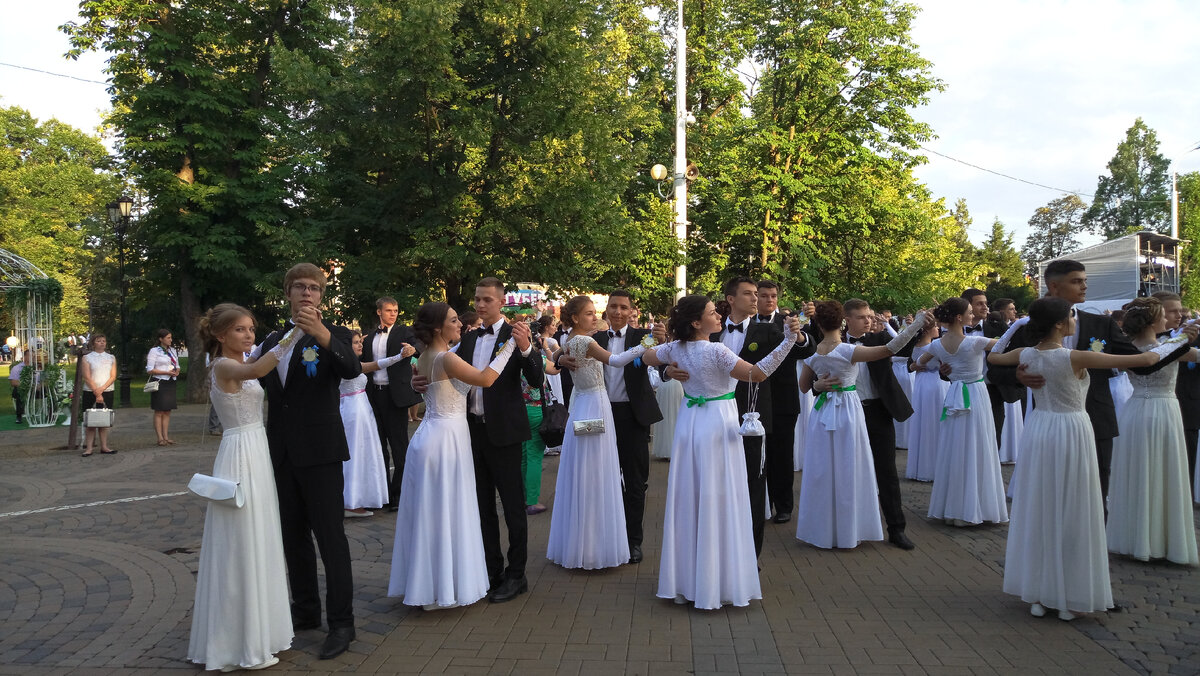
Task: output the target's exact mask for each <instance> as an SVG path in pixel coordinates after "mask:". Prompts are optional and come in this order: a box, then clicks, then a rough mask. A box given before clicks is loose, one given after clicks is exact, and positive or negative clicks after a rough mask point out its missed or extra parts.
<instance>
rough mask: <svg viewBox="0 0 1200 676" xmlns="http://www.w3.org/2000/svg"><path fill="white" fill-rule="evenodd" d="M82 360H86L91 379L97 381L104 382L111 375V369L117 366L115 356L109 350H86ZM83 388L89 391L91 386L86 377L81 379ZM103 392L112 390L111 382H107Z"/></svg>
mask: <svg viewBox="0 0 1200 676" xmlns="http://www.w3.org/2000/svg"><path fill="white" fill-rule="evenodd" d="M83 360H84V361H86V362H87V365H88V368H89V369H90V370H91V372H92V373H91V375H92V380H95V381H97V382H101V383H103V382H105V381H107V380H108V379H109V378H111V377H112V375H113V369H115V368H116V367H117V358H116V357H114V356H113V355H112V353H111V352H88V353H87V354H85V355H83ZM83 390H84V391H85V392H91V391H92V386H91V385H89V384H88V381H87V379H86V378H85V379H84V381H83ZM104 391H105V392H112V391H113V384H112V383H109V385H108V387H107V388H106V389H105V390H104Z"/></svg>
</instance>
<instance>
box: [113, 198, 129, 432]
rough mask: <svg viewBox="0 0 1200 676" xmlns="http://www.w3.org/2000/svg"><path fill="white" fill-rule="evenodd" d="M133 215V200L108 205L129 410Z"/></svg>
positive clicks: (124, 400) (120, 374)
mask: <svg viewBox="0 0 1200 676" xmlns="http://www.w3.org/2000/svg"><path fill="white" fill-rule="evenodd" d="M131 213H133V199H131V198H130V197H129V196H128V195H122V196H121V199H119V200H117V201H116V202H109V203H108V220H110V221H112V224H113V233H114V234H116V236H117V270H118V274H119V275H120V281H119V282H118V283H119V292H120V294H121V325H120V327H119V328H118V333H117V335H118V337H119V340H120V348H119V349H120V351H121V358H120V359H118V360H117V382H119V383H120V384H121V386H120V391H121V408H129V406H130V399H129V381H130V380H131V378H132V377H131V376H130V374H129V330H128V327H127V326H126V321H125V298H126V296H127V295H128V294H129V282H128V281H127V280H126V277H125V235H126V233H127V232H128V229H129V219H130V214H131Z"/></svg>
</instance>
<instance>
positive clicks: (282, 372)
mask: <svg viewBox="0 0 1200 676" xmlns="http://www.w3.org/2000/svg"><path fill="white" fill-rule="evenodd" d="M284 335H287V331H284ZM295 350H296V341H294V340H293V341H292V342H291V344H290V345H288V346H287V349H286V350H284V351H283V354H281V355H279V363H278V364H276V365H275V372H276V373H278V374H279V383H280V384H281V385H287V375H288V363H289V362H291V361H292V352H295Z"/></svg>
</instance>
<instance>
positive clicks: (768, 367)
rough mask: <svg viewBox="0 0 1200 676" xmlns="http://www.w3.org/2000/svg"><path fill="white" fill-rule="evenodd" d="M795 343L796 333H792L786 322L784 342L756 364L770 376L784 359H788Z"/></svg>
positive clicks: (765, 374)
mask: <svg viewBox="0 0 1200 676" xmlns="http://www.w3.org/2000/svg"><path fill="white" fill-rule="evenodd" d="M795 345H796V334H795V333H792V332H791V331H790V330H789V327H788V326H787V325H786V324H785V325H784V327H783V342H782V343H780V344H779V345H778V346H777V347H776V348H775V349H774V350H771V354H768V355H767V356H765V357H763V358H762V359H760V360H759V361H758V362H757V363H755V364H754V365H755V366H757V367H758V370H759V371H762V373H763V375H764V376H768V377H770V375H771V374H772V373H774V372H775V369H777V368H779V365H780V364H782V363H783V360H784V359H787V356H788V353H789V352H791V351H792V347H794V346H795Z"/></svg>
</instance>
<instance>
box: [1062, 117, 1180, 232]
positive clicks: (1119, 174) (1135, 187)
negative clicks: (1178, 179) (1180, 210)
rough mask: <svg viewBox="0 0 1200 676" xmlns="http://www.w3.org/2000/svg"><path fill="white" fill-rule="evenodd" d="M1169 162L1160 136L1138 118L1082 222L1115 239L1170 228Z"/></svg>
mask: <svg viewBox="0 0 1200 676" xmlns="http://www.w3.org/2000/svg"><path fill="white" fill-rule="evenodd" d="M1170 164H1171V163H1170V162H1169V161H1168V160H1167V158H1165V157H1163V156H1162V155H1161V154H1159V152H1158V135H1157V134H1156V133H1155V132H1154V130H1153V129H1151V128H1150V127H1147V126H1146V123H1145V122H1143V121H1142V118H1140V117H1139V118H1138V119H1137V120H1136V121H1135V122H1134V123H1133V126H1132V127H1130V128H1129V129H1128V130H1127V131H1126V132H1125V138H1124V140H1122V141H1121V142H1120V143H1118V144H1117V152H1116V154H1115V155H1113V158H1112V159H1111V160H1109V161H1108V175H1106V176H1100V177H1099V179H1098V182H1097V183H1096V197H1095V199H1094V200H1093V201H1092V205H1091V207H1090V208H1089V209H1088V210H1087V213H1086V214H1084V218H1083V223H1084V225H1085V226H1087V227H1088V228H1089V229H1091V230H1092V231H1093V232H1097V233H1100V234H1103V235H1104V236H1105V237H1107V238H1108V239H1116V238H1117V237H1121V236H1123V235H1128V234H1129V233H1131V232H1138V231H1140V230H1155V231H1158V232H1161V233H1166V232H1167V231H1168V230H1169V228H1170V225H1171V223H1170V214H1171V206H1170V202H1169V197H1170V181H1169V177H1168V176H1167V171H1168V169H1169V167H1170Z"/></svg>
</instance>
